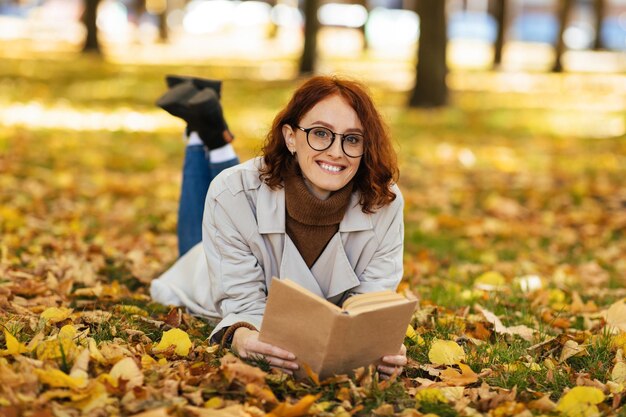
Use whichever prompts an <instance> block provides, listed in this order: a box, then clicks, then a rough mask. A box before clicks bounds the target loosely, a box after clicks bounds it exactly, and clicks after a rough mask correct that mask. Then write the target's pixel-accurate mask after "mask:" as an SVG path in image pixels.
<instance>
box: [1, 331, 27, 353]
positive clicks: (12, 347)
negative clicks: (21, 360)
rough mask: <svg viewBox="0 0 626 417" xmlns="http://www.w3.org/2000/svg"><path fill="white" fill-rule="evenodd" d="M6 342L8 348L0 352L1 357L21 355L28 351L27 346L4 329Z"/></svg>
mask: <svg viewBox="0 0 626 417" xmlns="http://www.w3.org/2000/svg"><path fill="white" fill-rule="evenodd" d="M4 340H6V344H7V348H6V349H5V350H0V356H6V355H19V354H20V353H24V352H27V351H28V349H27V348H26V345H24V344H23V343H20V342H19V341H18V340H17V339H16V338H15V336H13V335H12V334H11V333H10V332H9V331H8V330H7V329H4Z"/></svg>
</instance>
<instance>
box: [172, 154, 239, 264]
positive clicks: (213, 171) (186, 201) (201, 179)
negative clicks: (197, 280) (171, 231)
mask: <svg viewBox="0 0 626 417" xmlns="http://www.w3.org/2000/svg"><path fill="white" fill-rule="evenodd" d="M238 163H239V159H237V158H233V159H231V160H228V161H224V162H220V163H216V164H212V163H211V161H210V160H209V153H208V152H207V151H205V149H204V146H202V145H191V146H187V147H186V148H185V163H184V166H183V184H182V189H181V193H180V202H179V205H178V230H177V232H178V254H179V256H183V255H184V254H185V253H186V252H187V251H188V250H189V249H191V248H192V247H194V246H195V245H196V244H197V243H198V242H200V241H201V240H202V213H203V212H204V199H205V197H206V193H207V190H208V189H209V184H210V183H211V181H213V178H215V176H216V175H217V174H219V173H220V172H222V170H224V169H226V168H229V167H232V166H234V165H237V164H238Z"/></svg>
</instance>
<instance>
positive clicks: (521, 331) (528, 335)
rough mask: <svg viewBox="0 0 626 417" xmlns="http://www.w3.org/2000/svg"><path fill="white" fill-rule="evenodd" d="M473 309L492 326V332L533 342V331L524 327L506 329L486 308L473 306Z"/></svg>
mask: <svg viewBox="0 0 626 417" xmlns="http://www.w3.org/2000/svg"><path fill="white" fill-rule="evenodd" d="M474 309H476V311H478V312H479V313H480V314H482V315H483V316H484V317H485V319H486V320H487V321H488V322H489V323H491V324H493V325H494V330H495V332H496V333H500V334H511V335H517V336H520V337H521V338H522V339H524V340H528V341H531V340H533V338H534V334H535V331H534V330H533V329H531V328H530V327H528V326H524V325H519V326H512V327H506V326H505V325H504V324H502V322H501V321H500V319H499V318H498V316H496V315H495V314H494V313H492V312H491V311H489V310H487V309H486V308H483V307H481V306H480V305H478V304H476V305H475V306H474Z"/></svg>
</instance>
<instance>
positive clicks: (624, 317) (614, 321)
mask: <svg viewBox="0 0 626 417" xmlns="http://www.w3.org/2000/svg"><path fill="white" fill-rule="evenodd" d="M603 317H604V320H605V321H606V327H607V329H608V330H609V331H610V332H612V333H619V332H626V300H625V299H622V300H619V301H617V302H615V303H613V304H611V306H610V307H609V308H608V309H607V310H606V311H604V312H603Z"/></svg>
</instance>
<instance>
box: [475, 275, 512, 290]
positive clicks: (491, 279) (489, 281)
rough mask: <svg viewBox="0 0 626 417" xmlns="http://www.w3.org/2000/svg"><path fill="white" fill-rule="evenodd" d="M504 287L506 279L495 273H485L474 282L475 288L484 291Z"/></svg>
mask: <svg viewBox="0 0 626 417" xmlns="http://www.w3.org/2000/svg"><path fill="white" fill-rule="evenodd" d="M504 285H506V279H504V277H503V276H502V274H501V273H499V272H496V271H489V272H485V273H483V274H481V275H480V276H479V277H478V278H476V280H475V281H474V287H475V288H477V289H479V290H486V291H491V290H497V289H499V288H502V287H503V286H504Z"/></svg>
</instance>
